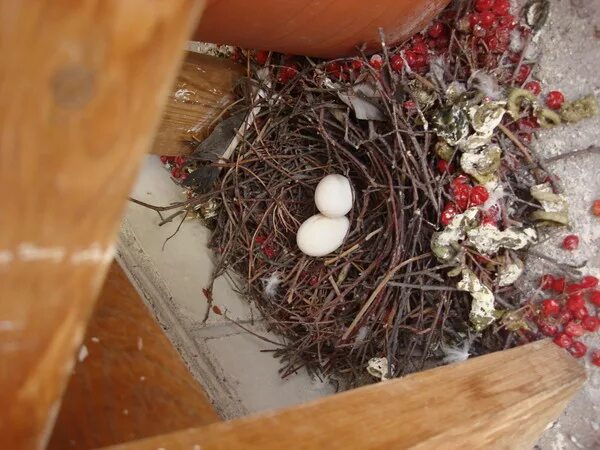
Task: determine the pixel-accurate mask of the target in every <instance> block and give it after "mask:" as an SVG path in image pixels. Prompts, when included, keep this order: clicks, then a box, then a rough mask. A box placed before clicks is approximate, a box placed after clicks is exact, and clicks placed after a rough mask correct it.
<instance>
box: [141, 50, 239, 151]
mask: <svg viewBox="0 0 600 450" xmlns="http://www.w3.org/2000/svg"><path fill="white" fill-rule="evenodd" d="M243 73H244V68H243V67H242V66H241V65H239V64H236V63H234V62H233V61H231V60H229V59H224V58H217V57H214V56H208V55H201V54H199V53H194V52H187V53H186V56H185V59H184V61H183V65H182V67H181V70H180V71H179V74H178V75H177V80H176V82H175V84H174V85H173V87H172V88H171V92H170V93H169V100H168V102H167V106H166V108H165V113H164V116H163V119H162V121H161V123H160V126H159V128H158V132H157V133H156V137H155V139H154V144H153V145H152V150H151V152H152V153H154V154H157V155H170V156H177V155H187V154H189V153H191V152H192V150H193V149H194V147H195V145H197V143H198V142H199V141H201V140H202V139H204V138H205V137H206V136H208V134H209V133H210V131H211V130H212V128H213V127H214V126H215V124H216V123H218V120H219V119H220V118H221V117H222V116H224V115H225V114H226V109H227V107H228V106H229V105H230V104H231V103H232V102H233V100H234V95H233V90H234V88H235V86H236V84H237V83H238V81H239V79H240V78H241V76H242V74H243Z"/></svg>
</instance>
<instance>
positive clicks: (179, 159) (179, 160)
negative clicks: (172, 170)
mask: <svg viewBox="0 0 600 450" xmlns="http://www.w3.org/2000/svg"><path fill="white" fill-rule="evenodd" d="M175 164H176V165H178V166H183V165H184V164H185V156H177V157H176V158H175Z"/></svg>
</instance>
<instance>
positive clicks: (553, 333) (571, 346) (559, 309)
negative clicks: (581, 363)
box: [537, 274, 600, 366]
mask: <svg viewBox="0 0 600 450" xmlns="http://www.w3.org/2000/svg"><path fill="white" fill-rule="evenodd" d="M597 287H598V278H596V277H594V276H591V275H586V276H584V277H583V278H581V280H579V281H578V282H570V283H568V282H567V281H566V280H565V278H562V277H554V276H553V275H550V274H546V275H544V276H543V277H542V278H541V280H540V288H541V289H542V290H544V291H547V292H553V293H554V295H553V296H552V297H549V298H546V299H544V300H542V302H540V304H539V309H538V311H537V328H538V331H539V332H540V334H542V335H544V336H548V337H551V338H553V339H554V343H555V344H556V345H558V346H560V347H563V348H565V349H567V350H568V351H569V353H571V355H573V356H574V357H575V358H581V357H583V356H584V355H585V354H586V353H587V351H588V348H587V346H586V345H585V344H584V343H583V342H581V341H578V340H577V339H576V338H579V337H581V336H583V335H584V334H585V333H594V332H597V331H598V330H599V329H600V318H599V317H598V316H597V315H595V314H596V313H597V311H596V312H593V313H590V309H589V308H588V306H587V305H586V300H587V303H589V304H590V306H591V307H593V308H600V290H597ZM591 357H592V362H593V364H595V365H597V366H600V350H595V351H593V352H592V353H591Z"/></svg>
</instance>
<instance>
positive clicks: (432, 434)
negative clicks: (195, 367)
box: [110, 341, 585, 450]
mask: <svg viewBox="0 0 600 450" xmlns="http://www.w3.org/2000/svg"><path fill="white" fill-rule="evenodd" d="M584 381H585V371H584V369H583V368H582V367H581V366H580V365H579V364H578V363H577V362H576V361H575V360H574V359H573V358H572V357H571V356H569V355H568V354H567V352H565V351H564V350H563V349H560V348H558V347H557V346H555V345H554V344H552V343H551V342H550V341H540V342H535V343H532V344H529V345H526V346H523V347H518V348H515V349H512V350H507V351H503V352H498V353H494V354H491V355H487V356H482V357H479V358H474V359H472V360H469V361H466V362H464V363H460V364H454V365H451V366H445V367H440V368H437V369H433V370H429V371H425V372H421V373H418V374H414V375H410V376H407V377H405V378H403V379H398V380H392V381H387V382H384V383H379V384H376V385H372V386H368V387H364V388H360V389H355V390H352V391H348V392H344V393H342V394H338V395H334V396H332V397H328V398H325V399H322V400H318V401H315V402H312V403H308V404H304V405H300V406H297V407H294V408H290V409H285V410H282V411H278V412H270V413H265V414H261V415H256V416H251V417H246V418H242V419H238V420H233V421H230V422H222V423H217V424H213V425H209V426H206V427H202V428H195V429H190V430H186V431H181V432H178V433H173V434H168V435H163V436H158V437H154V438H149V439H145V440H141V441H137V442H129V443H126V444H122V445H117V446H114V447H110V450H156V449H157V448H165V449H169V450H184V449H185V450H189V449H195V448H196V449H197V448H201V449H202V450H217V449H218V450H226V449H232V450H233V449H239V450H249V449H256V450H258V449H261V450H266V449H291V448H293V449H310V450H329V449H332V448H343V449H349V450H350V449H357V450H358V449H360V450H369V449H409V448H410V449H431V450H439V449H529V448H531V447H532V446H533V444H534V443H535V441H536V440H537V439H538V438H539V436H540V434H541V433H542V431H543V430H544V429H545V427H546V426H547V425H548V424H549V423H550V422H551V421H552V420H554V419H556V418H557V417H558V415H559V414H560V413H561V411H562V410H563V409H564V408H565V406H566V405H567V403H568V402H569V400H570V399H571V397H572V396H573V395H574V393H575V392H576V391H577V389H578V388H579V387H580V386H581V385H582V384H583V382H584Z"/></svg>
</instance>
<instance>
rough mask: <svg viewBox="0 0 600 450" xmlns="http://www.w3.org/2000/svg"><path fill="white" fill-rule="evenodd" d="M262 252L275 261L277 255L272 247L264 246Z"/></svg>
mask: <svg viewBox="0 0 600 450" xmlns="http://www.w3.org/2000/svg"><path fill="white" fill-rule="evenodd" d="M262 251H263V253H264V254H265V256H266V257H267V258H270V259H273V258H274V257H275V256H276V255H277V252H276V251H275V249H274V248H273V247H271V246H270V245H263V247H262Z"/></svg>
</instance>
